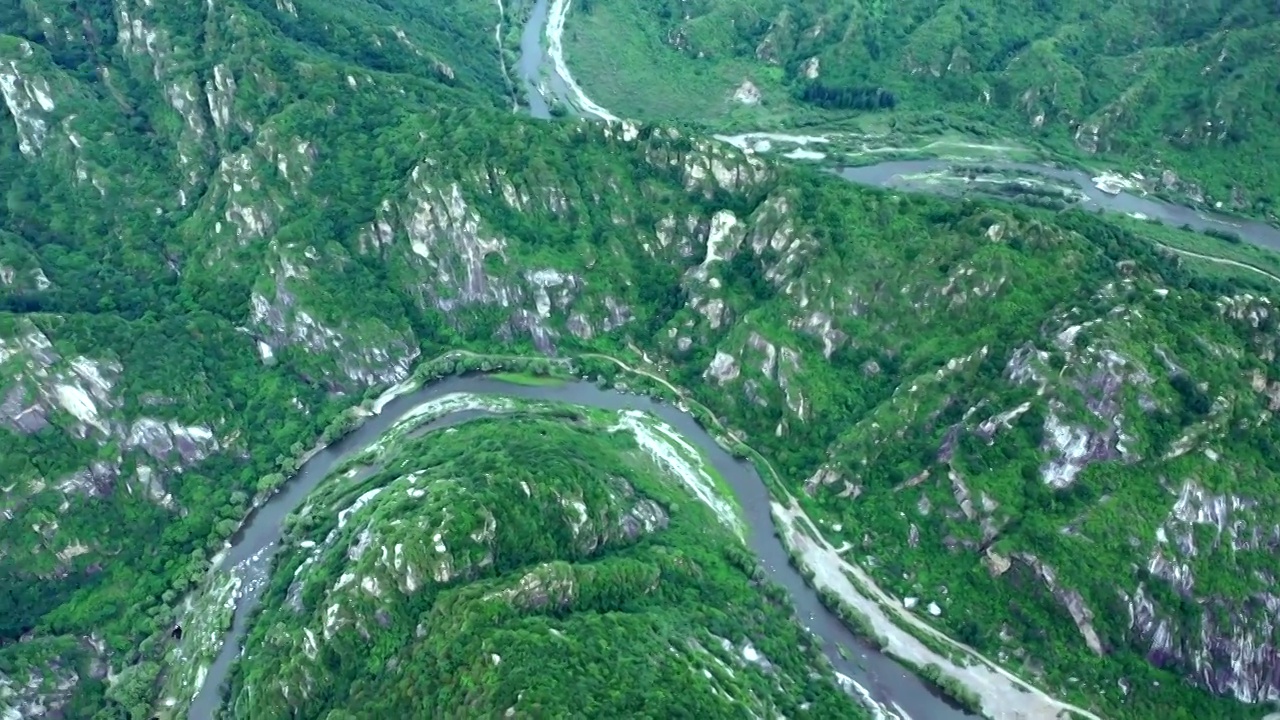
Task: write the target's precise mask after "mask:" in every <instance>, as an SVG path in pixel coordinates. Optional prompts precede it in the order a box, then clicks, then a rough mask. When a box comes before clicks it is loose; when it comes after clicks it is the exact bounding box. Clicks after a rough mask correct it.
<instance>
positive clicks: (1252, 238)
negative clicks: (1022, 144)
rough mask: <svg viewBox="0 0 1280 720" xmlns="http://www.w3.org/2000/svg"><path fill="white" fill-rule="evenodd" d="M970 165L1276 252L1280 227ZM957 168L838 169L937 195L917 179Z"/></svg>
mask: <svg viewBox="0 0 1280 720" xmlns="http://www.w3.org/2000/svg"><path fill="white" fill-rule="evenodd" d="M972 164H974V165H981V166H983V167H991V168H995V169H996V170H1002V171H1007V172H1009V173H1015V174H1016V173H1022V174H1026V175H1042V176H1046V177H1051V178H1053V179H1054V180H1058V181H1060V182H1063V183H1067V184H1069V185H1073V186H1076V187H1077V188H1079V190H1080V191H1081V192H1082V193H1083V194H1084V197H1085V200H1084V201H1083V202H1082V203H1081V206H1082V207H1084V208H1086V209H1090V210H1093V209H1101V210H1105V211H1107V212H1116V213H1123V214H1125V215H1142V216H1144V217H1147V218H1150V219H1152V220H1159V221H1160V222H1162V223H1164V224H1166V225H1172V226H1174V227H1182V226H1184V225H1187V226H1190V227H1191V228H1192V229H1194V230H1199V231H1205V230H1219V231H1223V232H1233V233H1235V234H1237V235H1239V236H1240V239H1241V240H1244V241H1245V242H1248V243H1252V244H1254V245H1257V246H1259V247H1263V248H1267V249H1268V250H1277V251H1280V229H1277V228H1275V227H1272V226H1271V225H1268V224H1266V223H1263V222H1258V221H1256V220H1246V219H1243V218H1238V217H1230V216H1227V215H1219V214H1215V213H1206V212H1201V211H1199V210H1196V209H1194V208H1189V207H1186V206H1184V205H1177V204H1174V203H1170V202H1165V201H1163V200H1159V199H1156V198H1150V197H1139V196H1137V195H1131V194H1129V193H1127V192H1121V193H1119V194H1116V195H1112V194H1111V193H1107V192H1103V191H1102V190H1099V189H1098V188H1097V187H1096V186H1095V185H1094V183H1093V179H1092V178H1091V177H1090V176H1089V175H1087V174H1086V173H1084V172H1082V171H1080V170H1066V169H1063V168H1056V167H1049V166H1045V165H1034V164H1030V163H1016V162H998V161H996V162H992V161H978V162H974V163H972ZM956 165H957V163H956V162H955V161H952V160H896V161H890V162H883V163H878V164H876V165H866V166H863V167H846V168H841V169H840V170H839V175H840V177H842V178H844V179H845V180H849V181H852V182H856V183H858V184H860V185H872V186H875V187H893V188H900V189H903V190H919V191H922V192H934V193H936V192H939V191H940V190H945V189H946V188H945V186H941V187H940V186H939V185H938V184H936V183H929V182H927V181H923V180H922V179H921V178H920V177H918V176H920V175H924V174H927V173H937V172H944V171H946V170H948V169H950V168H952V167H954V166H956ZM913 176H916V177H913Z"/></svg>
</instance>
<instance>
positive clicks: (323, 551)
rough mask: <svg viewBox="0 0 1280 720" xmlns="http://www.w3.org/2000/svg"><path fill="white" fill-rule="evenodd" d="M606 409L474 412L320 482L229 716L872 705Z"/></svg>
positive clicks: (635, 713) (670, 711) (743, 713)
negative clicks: (846, 687)
mask: <svg viewBox="0 0 1280 720" xmlns="http://www.w3.org/2000/svg"><path fill="white" fill-rule="evenodd" d="M607 415H608V413H597V414H593V415H588V414H585V413H578V412H576V411H574V410H560V411H556V410H541V411H533V412H531V413H527V414H525V413H522V414H518V415H517V416H515V417H512V418H510V419H483V420H476V421H472V422H470V423H467V424H464V425H462V426H459V427H453V428H449V429H447V430H437V431H435V432H433V433H430V434H427V435H418V436H416V437H410V438H408V439H405V440H402V441H398V442H396V443H394V444H391V445H390V446H389V447H385V448H384V449H383V450H382V451H381V452H380V453H379V455H378V456H377V458H376V464H377V467H376V469H374V470H372V471H363V472H362V473H361V475H362V477H363V476H365V475H367V477H364V479H362V480H359V481H358V482H352V481H350V480H348V479H346V478H345V477H342V476H338V477H335V478H333V479H331V480H330V481H329V483H328V484H327V485H323V486H321V487H320V488H319V489H318V490H317V491H316V492H315V496H314V498H313V499H312V500H310V501H309V503H308V506H307V507H306V508H305V509H304V510H303V511H302V512H301V513H300V515H299V517H298V519H297V522H296V528H297V529H296V531H295V533H294V537H293V540H294V541H295V542H293V543H291V546H290V550H289V551H288V552H287V554H286V555H285V556H284V557H283V558H282V559H281V562H280V565H279V569H278V570H277V572H276V574H275V578H274V581H273V584H272V586H271V588H270V589H269V591H268V598H267V605H268V609H267V610H266V611H264V613H263V614H262V615H261V616H260V617H259V619H258V620H257V621H256V623H255V626H254V630H253V634H252V636H251V637H250V639H249V641H248V643H247V645H246V657H247V658H249V659H248V660H247V661H246V662H245V663H244V664H243V665H242V666H241V667H240V669H239V678H240V679H239V680H238V681H237V682H236V683H233V688H232V697H233V700H232V703H231V706H232V709H233V716H234V717H244V718H260V717H285V716H290V715H293V716H303V717H370V718H377V717H475V716H484V717H492V716H498V715H501V714H503V713H507V714H509V715H519V716H537V717H567V716H572V715H582V716H586V717H651V718H669V717H691V716H694V715H698V716H703V717H723V718H729V717H743V718H746V717H765V716H776V715H779V714H781V715H785V716H789V717H790V716H796V715H800V714H803V715H806V716H808V715H812V716H813V717H828V718H858V717H864V713H863V711H862V710H861V708H859V707H857V705H856V703H855V702H854V701H853V700H852V699H851V698H849V697H848V696H846V695H845V694H844V693H843V692H842V691H841V690H839V689H838V688H837V686H836V683H835V680H834V678H833V676H832V675H831V672H830V670H829V669H828V668H829V666H828V665H826V661H825V659H823V658H822V657H821V653H820V651H819V650H818V649H817V648H816V647H815V646H814V645H813V644H812V641H811V639H810V636H808V635H807V633H805V632H804V631H803V629H802V628H801V627H800V626H799V625H798V624H797V623H796V622H795V621H794V620H793V619H792V617H791V608H790V604H789V602H788V600H787V598H786V595H785V593H784V592H782V591H781V590H777V589H771V588H768V587H761V586H760V583H759V582H758V581H757V580H756V578H758V577H759V574H760V571H759V570H758V569H757V568H756V563H755V560H754V559H753V558H751V556H750V554H749V553H747V552H746V550H745V548H744V547H743V546H742V544H741V542H740V541H739V540H738V539H737V538H736V537H735V536H734V535H733V533H732V532H731V531H730V530H729V529H728V528H726V527H725V526H724V525H722V524H721V523H720V522H718V521H717V519H716V516H715V515H714V514H713V513H712V512H711V511H710V510H709V509H708V508H706V507H705V506H703V505H702V504H701V503H699V502H698V501H697V500H696V499H695V498H694V496H693V495H691V494H689V493H687V492H686V491H684V490H683V488H682V487H681V486H680V480H679V479H678V478H675V477H671V476H669V475H667V471H665V470H662V469H660V468H659V467H658V466H657V465H656V464H654V461H653V460H652V459H650V457H649V456H648V455H646V454H645V453H644V452H643V451H642V450H641V449H640V448H639V447H638V446H637V445H636V444H635V441H634V440H633V439H629V437H628V435H627V434H626V433H617V432H610V431H609V430H608V428H609V425H610V422H609V421H610V418H609V417H607ZM616 420H617V418H616V417H614V418H613V421H614V422H615V423H616ZM370 496H372V497H371V499H368V500H367V501H365V502H359V501H357V498H362V497H363V498H370ZM331 709H336V711H337V712H338V714H337V715H333V714H330V710H331Z"/></svg>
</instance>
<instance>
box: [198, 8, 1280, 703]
mask: <svg viewBox="0 0 1280 720" xmlns="http://www.w3.org/2000/svg"><path fill="white" fill-rule="evenodd" d="M552 4H553V0H536V1H535V2H534V4H533V7H532V11H531V14H530V18H529V21H528V23H527V25H526V26H525V28H524V32H523V34H522V36H521V58H520V62H519V64H518V73H519V75H520V77H521V79H522V80H523V82H524V83H525V85H526V89H527V91H528V103H529V109H530V114H531V115H532V116H533V117H535V118H540V119H546V118H549V117H551V112H550V105H549V104H548V102H547V100H546V98H545V97H544V95H543V93H542V90H541V89H540V88H545V89H546V90H547V91H548V92H550V93H551V94H553V95H555V96H556V97H558V98H560V99H561V100H570V99H575V96H576V95H580V94H581V90H580V89H579V88H576V86H575V85H574V83H572V79H571V78H568V79H566V78H563V77H561V73H560V72H558V71H557V70H556V68H555V65H556V64H557V63H555V62H552V58H550V57H549V55H548V53H547V52H546V51H545V50H544V47H543V43H542V40H543V36H544V29H545V28H546V27H547V22H548V16H549V14H550V12H552V11H554V10H556V9H559V10H562V11H564V10H565V8H564V0H555V2H554V4H555V6H556V7H554V8H551V7H550V6H551V5H552ZM562 22H563V19H562V18H561V23H562ZM561 26H562V25H561ZM558 49H559V48H558V47H557V50H558ZM548 63H550V64H551V66H552V67H551V71H550V72H548V73H547V74H546V77H545V79H544V76H543V68H544V66H545V65H547V64H548ZM560 64H561V65H562V64H563V62H562V59H561V62H560ZM566 80H568V82H566ZM577 99H579V100H583V99H585V98H577ZM571 104H573V105H575V106H578V107H585V108H592V107H597V106H594V105H591V104H589V101H587V104H582V103H571ZM982 164H983V165H987V166H993V167H996V168H997V169H1000V170H1006V171H1011V172H1023V173H1034V174H1040V175H1047V176H1049V177H1052V178H1054V179H1056V180H1059V181H1062V182H1066V183H1069V184H1073V185H1075V186H1078V187H1079V189H1080V190H1081V192H1082V193H1083V195H1084V197H1085V200H1084V201H1083V202H1082V205H1083V206H1084V207H1086V208H1091V209H1092V208H1100V209H1103V210H1106V211H1110V212H1118V213H1124V214H1127V215H1135V214H1141V215H1143V216H1145V217H1148V218H1151V219H1155V220H1159V221H1161V222H1164V223H1167V224H1170V225H1174V226H1183V225H1189V226H1191V227H1192V228H1194V229H1196V230H1201V231H1203V230H1226V231H1230V232H1234V233H1236V234H1237V235H1239V236H1240V237H1241V238H1242V239H1243V240H1245V241H1246V242H1249V243H1253V244H1255V245H1259V246H1261V247H1265V248H1269V249H1272V250H1280V230H1277V229H1276V228H1274V227H1272V226H1270V225H1267V224H1265V223H1261V222H1256V221H1250V220H1243V219H1239V218H1232V217H1227V216H1222V215H1216V214H1211V213H1203V212H1200V211H1197V210H1194V209H1192V208H1188V207H1184V206H1180V205H1175V204H1172V203H1167V202H1163V201H1160V200H1156V199H1152V198H1146V197H1139V196H1135V195H1131V194H1128V193H1124V192H1122V193H1119V194H1116V195H1113V194H1110V193H1106V192H1103V191H1102V190H1099V189H1098V188H1096V187H1095V186H1094V184H1093V181H1092V179H1091V178H1090V177H1089V176H1088V175H1087V174H1085V173H1084V172H1080V171H1077V170H1065V169H1061V168H1053V167H1047V166H1040V165H1032V164H1025V163H1013V162H983V163H982ZM953 165H954V163H953V162H952V161H948V160H903V161H890V162H885V163H880V164H877V165H870V166H863V167H849V168H842V169H840V170H839V174H840V176H841V177H843V178H844V179H846V180H849V181H852V182H856V183H860V184H864V185H872V186H877V187H894V188H901V189H905V190H920V191H925V192H938V191H939V190H941V189H942V188H939V187H938V186H937V184H936V183H929V182H928V181H927V180H923V179H922V178H921V177H920V176H921V175H924V174H928V173H936V172H940V171H946V170H948V169H949V168H950V167H952V166H953ZM454 392H467V393H500V394H505V395H510V396H516V397H523V398H530V399H539V400H556V401H562V402H568V403H575V404H580V405H589V406H593V407H598V408H606V409H623V408H627V409H639V410H644V411H646V412H650V413H652V414H654V415H656V416H658V417H660V418H662V419H663V420H664V421H666V422H667V423H669V424H670V425H672V426H673V427H674V428H676V429H677V430H679V431H680V432H681V433H683V434H684V436H685V437H686V438H687V439H689V440H690V441H691V442H693V443H694V444H696V445H698V446H699V447H700V448H701V449H702V450H703V452H705V453H706V455H707V457H709V458H710V460H711V462H712V464H713V465H714V466H715V468H716V469H717V470H718V471H719V472H720V473H721V474H722V475H723V476H724V478H725V479H726V480H727V481H728V482H729V484H730V485H731V486H732V488H733V491H734V493H735V494H736V495H737V497H738V500H739V502H740V505H741V507H742V508H743V511H744V513H745V517H744V520H745V522H746V523H747V525H748V528H749V536H748V542H749V545H750V547H751V549H752V550H753V551H754V552H755V553H756V554H757V556H758V557H759V558H760V560H761V562H762V563H763V565H764V567H765V569H766V570H767V571H768V573H769V576H770V578H771V579H773V580H774V581H775V582H778V583H779V584H781V585H782V586H783V587H785V588H786V589H787V590H788V591H789V592H790V594H791V598H792V600H793V601H794V603H795V607H796V612H797V616H798V617H799V618H800V620H801V621H802V622H803V623H804V624H805V625H806V626H807V627H809V628H810V629H811V630H812V631H813V632H814V633H815V634H816V635H817V636H818V637H819V638H820V639H821V641H822V645H823V649H824V651H825V652H826V655H827V657H828V658H830V660H831V662H832V663H833V664H834V665H835V667H836V669H837V670H838V671H840V672H841V673H843V674H845V675H847V676H849V677H851V678H853V679H854V680H855V681H856V682H857V683H858V684H859V685H860V686H862V687H864V688H867V689H868V690H870V692H871V694H872V695H873V696H874V697H875V698H876V699H877V700H878V701H879V702H881V703H884V704H886V705H892V706H895V707H896V708H897V711H898V712H900V713H905V714H906V715H908V716H910V717H912V718H914V719H915V720H953V719H957V718H968V717H975V716H974V715H971V714H970V713H968V712H965V711H963V710H960V709H958V708H956V707H954V706H953V705H952V704H951V703H949V702H948V701H947V700H945V699H943V698H942V697H941V696H939V695H938V694H937V693H936V692H934V690H933V689H932V688H931V687H930V686H928V685H926V684H925V683H924V682H923V681H922V680H920V679H919V678H918V677H916V676H915V675H914V674H912V673H910V672H907V671H906V670H904V669H903V667H902V666H901V665H899V664H898V663H896V662H895V661H893V660H891V659H889V658H887V657H886V656H884V655H883V654H881V653H880V652H878V651H875V650H873V649H871V648H869V647H868V646H867V645H866V644H865V643H863V642H862V641H860V640H859V639H857V638H856V637H855V636H854V635H853V634H852V633H851V632H850V631H849V629H848V628H847V627H846V626H845V625H844V623H842V622H841V621H840V620H839V619H838V618H837V617H836V616H835V615H834V614H833V613H831V612H830V611H829V610H827V608H826V607H825V606H824V605H823V604H822V602H821V601H820V600H819V598H818V595H817V594H816V593H815V592H814V591H813V589H812V588H811V587H809V585H808V584H807V583H806V582H805V580H804V578H803V577H802V576H801V575H800V573H799V572H798V571H797V570H796V569H795V568H793V567H792V566H791V564H790V562H789V560H788V553H787V550H786V548H785V547H784V546H783V544H782V542H781V541H780V540H779V539H778V538H777V537H776V536H775V534H774V520H773V517H772V516H771V514H770V501H771V498H770V495H769V491H768V490H767V488H766V486H765V484H764V483H763V482H762V481H761V479H760V477H759V475H757V474H756V471H755V469H754V468H753V467H752V466H751V465H750V464H748V463H745V462H742V461H739V460H736V459H734V458H733V457H732V456H730V455H729V454H728V453H727V452H725V451H724V450H723V449H722V448H720V446H719V445H717V444H716V442H715V441H714V439H713V438H712V437H711V436H710V435H709V434H708V433H707V432H706V431H705V430H704V429H703V428H702V427H701V426H700V425H699V424H698V423H697V422H696V421H695V420H694V419H693V418H692V417H690V416H689V415H687V414H685V413H683V412H680V411H679V410H677V409H676V408H674V407H672V406H670V405H666V404H662V403H657V402H654V401H653V400H650V399H648V398H644V397H639V396H634V395H625V394H621V393H617V392H614V391H609V390H601V389H599V388H597V387H596V386H594V385H591V384H588V383H581V382H578V383H570V384H567V385H563V386H556V387H526V386H518V385H508V384H505V383H501V382H498V381H495V380H492V379H488V378H484V377H468V378H453V379H449V380H446V381H442V382H439V383H435V384H433V385H430V386H428V387H426V388H423V389H421V390H418V391H416V392H413V393H411V394H408V395H403V396H400V397H397V398H395V399H394V400H392V401H391V402H389V403H387V404H386V406H385V407H383V408H382V411H381V413H379V414H378V415H375V416H373V417H371V418H369V419H368V420H367V422H365V423H364V425H362V426H361V427H360V428H358V429H357V430H355V431H354V432H352V433H351V434H350V435H348V436H346V437H344V438H343V439H341V440H339V441H338V442H336V443H335V444H333V445H331V446H329V447H327V448H324V449H322V450H320V451H319V452H317V453H315V454H314V455H313V456H312V457H311V458H310V459H308V460H307V462H305V463H304V464H303V465H302V467H301V468H300V469H299V471H298V473H297V475H296V476H295V477H294V478H292V479H291V480H290V481H289V482H288V483H287V484H286V485H285V487H284V488H283V489H282V491H281V492H279V493H278V494H276V495H274V496H273V497H272V498H271V499H270V500H269V501H268V502H267V503H266V504H265V505H264V506H263V507H261V508H260V509H258V510H257V511H256V512H254V513H253V515H252V516H251V517H250V519H249V520H248V522H247V523H246V524H245V526H244V527H243V529H242V530H241V531H240V532H239V533H238V534H237V535H236V536H235V537H234V538H233V539H232V545H231V547H230V548H229V549H228V551H227V553H226V555H225V556H224V559H223V563H222V565H223V567H228V568H233V572H234V574H235V575H236V577H239V578H240V579H241V581H242V585H241V589H240V592H239V595H238V597H237V600H236V606H235V614H234V620H233V622H232V627H231V629H230V630H229V631H228V632H227V634H226V636H225V637H224V639H223V643H222V646H221V648H220V651H219V653H218V655H217V657H216V659H215V661H214V662H213V664H212V665H211V666H210V668H209V671H208V673H207V674H206V675H205V676H204V678H203V684H202V686H201V688H200V689H199V691H198V692H197V695H196V697H195V699H194V700H193V702H192V704H191V706H190V708H189V711H188V716H189V717H190V718H192V719H193V720H210V719H211V718H213V717H214V715H215V714H216V712H217V710H218V707H219V705H220V703H221V691H222V686H223V684H224V682H225V681H226V679H227V675H228V672H229V671H230V668H231V666H232V664H233V662H234V661H235V659H236V657H237V656H238V655H239V653H240V647H241V642H242V640H243V638H244V635H245V632H246V631H247V629H248V620H249V616H250V614H251V612H252V611H253V609H254V608H256V607H257V605H258V601H259V597H260V595H261V592H262V588H263V586H264V584H265V580H266V576H267V572H268V571H269V569H270V565H271V559H272V557H273V556H274V555H275V552H276V550H277V547H278V546H277V542H278V540H279V538H280V536H281V533H282V530H283V527H282V523H283V520H284V518H285V517H286V516H287V515H288V514H289V513H291V512H293V511H294V510H295V509H296V508H298V507H299V506H300V505H301V503H302V502H303V500H304V499H305V498H306V496H307V495H308V493H310V492H311V491H312V490H313V489H314V488H315V487H316V485H317V484H319V483H320V482H321V481H322V480H323V479H324V478H325V477H326V476H327V475H328V474H329V472H330V470H331V469H332V468H334V467H335V466H336V465H338V464H339V463H341V462H342V461H343V460H344V459H346V458H347V457H349V456H350V455H352V454H354V453H357V452H359V451H360V450H361V449H363V448H364V447H366V446H367V445H368V444H369V443H371V442H372V441H373V440H375V439H376V438H378V437H379V436H380V435H381V434H382V433H383V432H385V431H386V430H387V429H388V428H390V427H391V426H392V425H394V424H395V422H396V421H397V420H399V419H400V418H401V417H403V416H404V415H405V414H406V413H407V412H409V411H410V410H412V409H413V408H415V407H416V406H418V405H419V404H421V403H424V402H427V401H430V400H432V399H435V398H438V397H440V396H442V395H446V394H448V393H454ZM455 419H456V418H455ZM839 645H843V646H845V647H847V648H849V649H850V650H852V654H851V656H850V657H851V658H853V659H851V660H846V659H845V658H843V657H842V656H841V654H840V653H839V652H838V650H837V647H838V646H839Z"/></svg>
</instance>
